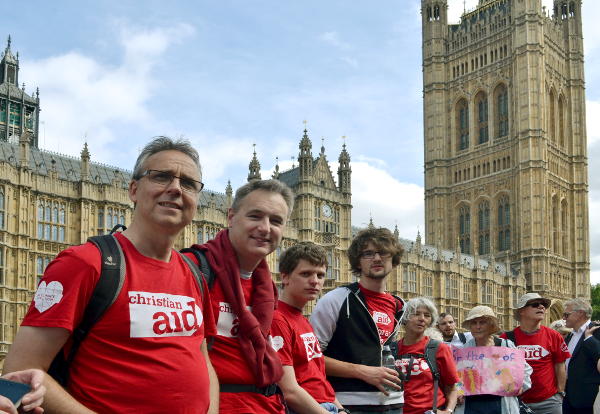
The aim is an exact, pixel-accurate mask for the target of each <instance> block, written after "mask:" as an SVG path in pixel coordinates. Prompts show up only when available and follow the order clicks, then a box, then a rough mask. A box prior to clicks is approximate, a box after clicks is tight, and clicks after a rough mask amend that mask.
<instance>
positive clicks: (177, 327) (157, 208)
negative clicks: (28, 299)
mask: <svg viewBox="0 0 600 414" xmlns="http://www.w3.org/2000/svg"><path fill="white" fill-rule="evenodd" d="M201 177H202V175H201V170H200V163H199V161H198V153H197V152H196V150H195V149H194V148H193V147H192V146H191V145H190V144H189V143H188V142H187V141H181V140H177V141H174V140H171V139H169V138H166V137H159V138H156V139H154V140H153V141H152V142H150V143H149V144H148V145H146V146H145V147H144V149H143V150H142V151H141V153H140V155H139V157H138V159H137V161H136V164H135V167H134V170H133V174H132V179H131V182H130V183H129V198H130V200H131V201H132V202H133V204H134V210H133V217H132V221H131V224H130V225H129V227H128V228H127V230H125V231H123V232H122V233H117V234H115V237H116V240H117V242H118V243H119V245H120V247H121V249H122V251H123V256H124V263H122V265H124V266H125V277H124V281H123V286H122V287H121V290H120V292H119V295H118V296H117V298H116V299H115V301H114V303H112V304H111V306H110V307H109V308H108V310H107V311H106V312H105V313H104V314H103V316H102V317H101V318H100V319H99V320H98V321H97V322H96V323H95V324H94V326H93V327H92V329H91V330H90V331H89V334H88V335H87V336H86V337H85V339H84V340H83V341H82V342H81V346H80V347H79V350H78V352H77V354H76V355H75V358H74V359H73V361H72V363H71V365H70V370H69V381H68V384H67V387H66V389H65V388H63V387H62V386H60V385H59V384H58V383H57V382H56V381H55V380H54V379H53V378H52V377H50V376H49V375H45V378H44V385H45V386H46V388H47V394H46V397H45V399H44V408H45V412H47V413H91V412H99V413H137V412H143V413H156V414H159V413H166V412H169V413H178V414H191V413H194V414H196V413H197V414H203V413H206V412H210V413H211V414H212V413H217V412H218V381H217V377H216V375H215V372H214V370H213V368H212V365H211V364H210V359H209V357H208V352H207V346H206V339H205V336H213V335H214V334H215V327H214V324H213V317H212V313H211V303H210V299H209V296H208V295H204V294H203V292H204V293H207V292H208V287H207V286H206V283H205V284H204V289H201V288H200V286H198V283H197V282H196V280H195V278H194V276H193V274H192V272H191V270H190V268H189V267H188V266H187V264H186V263H185V261H184V259H183V258H182V257H181V255H180V254H179V253H178V252H177V251H175V250H174V249H173V246H174V244H175V240H176V239H177V238H178V236H179V234H180V232H181V230H183V229H184V227H185V226H187V225H188V224H190V223H191V221H192V218H193V217H194V214H195V213H196V209H197V205H198V199H199V196H200V194H199V193H200V191H201V190H202V187H203V184H202V182H201V181H200V180H201ZM122 224H124V223H122ZM109 259H110V257H107V258H106V259H105V261H110V260H109ZM100 262H101V254H100V251H99V250H98V249H97V248H96V247H95V246H94V245H93V244H92V243H91V242H89V243H86V244H83V245H80V246H73V247H70V248H68V249H66V250H64V251H63V252H61V253H60V254H59V255H58V257H57V258H56V259H55V260H53V261H52V262H51V263H50V265H49V266H48V268H47V269H46V271H45V272H44V277H43V279H42V281H41V282H40V284H39V286H38V290H37V292H36V294H35V297H34V299H33V301H32V303H31V306H30V308H29V311H28V313H27V315H26V316H25V319H24V320H23V323H22V325H21V328H20V329H19V331H18V332H17V335H16V337H15V341H14V343H13V346H12V347H11V349H10V351H9V353H8V355H7V357H6V360H5V362H4V370H5V372H11V371H15V370H20V369H23V368H38V369H41V370H43V371H47V370H48V367H49V366H50V363H51V362H52V360H53V359H54V357H55V356H56V355H57V353H58V352H61V349H62V348H63V346H64V345H65V344H67V345H68V344H69V343H70V342H69V341H70V340H71V336H72V333H73V331H74V330H75V329H76V328H77V326H78V325H79V323H80V321H81V320H82V318H83V315H84V312H85V310H86V307H87V305H88V302H89V300H90V298H91V297H92V292H93V291H94V288H95V287H96V282H97V281H98V280H99V278H100V274H101V263H100Z"/></svg>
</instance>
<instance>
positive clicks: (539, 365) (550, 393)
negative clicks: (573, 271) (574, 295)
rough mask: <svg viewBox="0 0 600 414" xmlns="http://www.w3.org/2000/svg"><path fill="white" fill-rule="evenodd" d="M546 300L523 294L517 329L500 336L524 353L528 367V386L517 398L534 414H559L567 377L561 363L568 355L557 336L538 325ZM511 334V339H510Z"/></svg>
mask: <svg viewBox="0 0 600 414" xmlns="http://www.w3.org/2000/svg"><path fill="white" fill-rule="evenodd" d="M549 307H550V299H546V298H542V297H541V296H540V295H539V294H537V293H526V294H524V295H523V296H521V298H520V299H519V302H518V303H517V307H516V309H515V315H514V316H515V319H516V320H517V321H519V326H518V327H517V328H515V330H514V331H512V333H511V332H509V333H508V335H507V333H504V334H502V335H501V336H502V337H503V338H508V339H511V340H513V341H514V343H515V345H516V346H517V348H519V349H521V350H523V351H525V360H526V361H527V363H528V364H529V365H531V368H533V373H532V374H531V382H532V386H531V388H530V389H529V390H527V391H525V392H524V393H523V395H521V399H522V400H523V401H524V402H525V403H527V405H529V407H530V408H531V409H532V410H533V411H534V412H535V413H536V414H561V413H562V403H563V398H564V396H565V383H566V379H567V374H566V370H565V361H566V360H567V358H569V357H570V356H571V354H570V353H569V350H568V348H567V345H566V344H565V341H564V339H563V337H562V335H561V334H559V333H558V332H556V331H555V330H554V329H550V328H547V327H545V326H543V325H542V321H543V320H544V316H545V315H546V311H547V309H548V308H549ZM509 335H510V336H512V335H514V339H513V338H511V337H510V336H509Z"/></svg>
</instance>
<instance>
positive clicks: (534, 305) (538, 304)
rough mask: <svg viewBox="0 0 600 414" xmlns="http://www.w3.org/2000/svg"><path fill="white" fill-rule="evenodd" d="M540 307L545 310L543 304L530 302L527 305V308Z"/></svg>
mask: <svg viewBox="0 0 600 414" xmlns="http://www.w3.org/2000/svg"><path fill="white" fill-rule="evenodd" d="M540 305H542V306H543V307H544V309H545V308H546V304H545V303H544V302H531V303H528V304H527V306H531V307H532V308H539V307H540Z"/></svg>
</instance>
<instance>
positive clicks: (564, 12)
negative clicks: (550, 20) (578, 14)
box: [554, 1, 576, 20]
mask: <svg viewBox="0 0 600 414" xmlns="http://www.w3.org/2000/svg"><path fill="white" fill-rule="evenodd" d="M575 10H576V9H575V2H573V1H572V2H570V3H569V4H568V5H567V2H566V1H565V2H562V3H561V4H560V18H561V19H563V20H564V19H566V18H568V17H575ZM558 12H559V5H558V4H555V5H554V16H559V14H558Z"/></svg>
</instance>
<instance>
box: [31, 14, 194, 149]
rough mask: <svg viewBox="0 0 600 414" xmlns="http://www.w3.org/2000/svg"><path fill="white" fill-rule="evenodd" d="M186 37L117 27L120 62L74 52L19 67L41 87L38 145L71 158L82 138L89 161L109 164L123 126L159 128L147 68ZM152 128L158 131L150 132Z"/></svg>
mask: <svg viewBox="0 0 600 414" xmlns="http://www.w3.org/2000/svg"><path fill="white" fill-rule="evenodd" d="M191 33H193V28H192V27H191V26H189V25H183V24H182V25H178V26H174V27H168V28H153V29H151V30H148V29H137V28H131V27H126V26H121V27H120V29H119V36H118V39H119V43H118V44H119V46H120V47H121V48H122V49H123V57H122V61H121V62H120V63H117V64H116V65H115V64H106V63H103V62H101V61H99V60H97V59H94V58H92V57H90V56H87V55H84V54H81V53H78V52H68V53H65V54H62V55H59V56H51V57H47V58H44V59H40V60H37V61H27V62H23V63H22V65H21V67H22V68H23V69H22V71H23V75H22V76H23V79H28V80H29V82H31V83H33V84H34V85H37V86H39V88H40V99H41V101H42V112H41V116H40V120H41V121H43V122H44V124H43V126H41V127H40V143H41V144H42V145H41V146H42V147H43V148H46V149H50V150H54V151H58V152H62V153H66V154H72V155H76V154H78V153H79V151H80V150H81V148H82V147H83V141H84V139H86V138H85V136H86V135H87V139H88V140H89V141H90V151H91V152H92V157H93V159H95V160H98V159H103V160H110V154H111V152H113V151H114V146H113V145H111V143H114V142H116V141H117V140H123V139H124V137H123V135H122V130H121V128H120V127H122V125H123V124H124V123H135V124H138V125H147V126H150V125H152V126H153V127H156V126H157V125H159V123H160V122H159V121H156V120H155V117H153V116H151V113H152V111H151V108H150V107H149V105H148V101H149V98H150V97H151V96H152V94H153V91H154V89H155V88H156V87H157V85H156V82H154V79H153V76H152V69H153V67H154V66H155V65H156V63H157V62H158V61H159V58H160V57H161V55H163V54H164V53H165V51H166V50H167V47H168V46H169V45H171V44H173V43H176V42H179V41H180V40H181V39H182V38H184V37H186V36H189V35H190V34H191ZM157 129H158V130H160V129H163V128H152V130H154V132H155V131H156V130H157ZM134 146H135V145H132V147H134ZM131 153H132V155H137V150H136V149H135V148H131Z"/></svg>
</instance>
